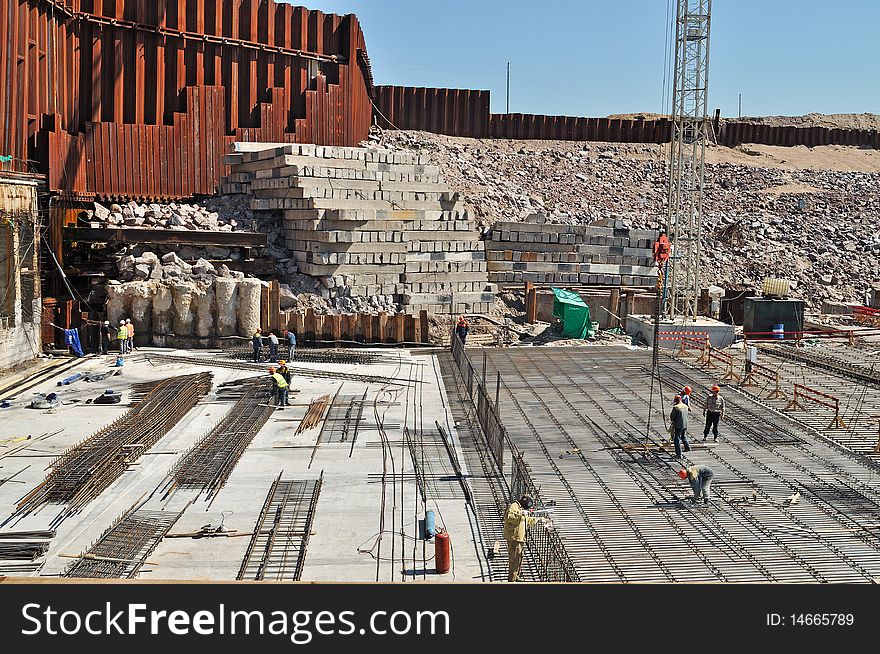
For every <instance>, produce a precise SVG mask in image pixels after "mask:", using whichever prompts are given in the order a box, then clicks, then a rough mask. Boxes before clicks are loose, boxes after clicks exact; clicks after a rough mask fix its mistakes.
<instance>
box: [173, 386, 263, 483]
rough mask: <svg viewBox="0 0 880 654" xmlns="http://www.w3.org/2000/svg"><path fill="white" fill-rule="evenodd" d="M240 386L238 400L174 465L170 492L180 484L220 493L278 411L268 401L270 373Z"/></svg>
mask: <svg viewBox="0 0 880 654" xmlns="http://www.w3.org/2000/svg"><path fill="white" fill-rule="evenodd" d="M237 386H239V387H240V389H239V390H240V397H239V399H238V401H237V402H236V403H235V404H234V405H233V406H232V408H231V409H230V410H229V412H228V413H227V414H226V416H225V417H224V418H223V420H221V421H220V422H219V423H218V424H217V426H215V427H214V428H213V429H212V430H211V431H210V432H209V433H208V434H207V435H205V436H204V437H203V438H202V439H201V440H200V441H199V442H198V443H196V445H195V446H194V447H193V448H192V449H191V450H190V451H189V452H187V453H186V455H185V456H184V457H183V458H182V459H181V460H180V461H179V462H178V464H177V466H175V468H174V470H173V471H172V473H171V486H170V488H169V491H168V492H169V493H170V492H171V491H173V490H174V489H175V488H178V487H179V488H194V489H199V490H203V491H207V494H208V497H211V496H212V495H214V494H215V493H216V492H218V491H219V490H220V489H221V488H222V487H223V485H224V484H225V483H226V479H227V478H228V477H229V475H230V473H231V472H232V470H233V468H235V465H236V464H237V463H238V460H239V459H240V458H241V455H242V454H243V453H244V451H245V449H247V446H248V445H250V442H251V440H253V438H254V436H256V434H257V432H258V431H259V430H260V428H261V427H262V426H263V425H264V424H265V423H266V421H267V420H268V419H269V416H271V415H272V413H273V412H274V411H275V407H273V406H271V405H270V404H269V402H270V400H271V399H272V394H273V386H272V383H271V380H270V379H269V378H268V376H266V377H253V378H251V379H247V380H243V381H240V382H238V383H237Z"/></svg>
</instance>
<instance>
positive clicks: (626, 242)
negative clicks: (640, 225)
mask: <svg viewBox="0 0 880 654" xmlns="http://www.w3.org/2000/svg"><path fill="white" fill-rule="evenodd" d="M656 240H657V232H655V231H650V230H642V229H629V228H628V227H625V226H624V225H623V224H622V223H619V222H618V223H615V224H612V225H611V226H608V227H599V226H593V225H555V224H550V223H546V222H544V220H543V219H542V218H540V217H532V218H530V219H529V220H528V221H526V222H524V223H518V222H517V223H514V222H496V223H495V225H494V226H493V228H492V234H491V236H490V238H489V240H487V241H486V256H487V259H488V267H489V280H490V281H491V282H494V283H496V284H499V285H520V284H522V283H524V282H535V283H538V284H581V285H589V286H637V287H638V286H644V287H653V286H655V285H656V280H657V268H656V266H655V265H654V255H653V245H654V242H655V241H656Z"/></svg>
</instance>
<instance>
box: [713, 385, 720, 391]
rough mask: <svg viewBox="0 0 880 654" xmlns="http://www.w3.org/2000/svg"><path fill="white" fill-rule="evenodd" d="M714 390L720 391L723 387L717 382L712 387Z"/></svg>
mask: <svg viewBox="0 0 880 654" xmlns="http://www.w3.org/2000/svg"><path fill="white" fill-rule="evenodd" d="M712 390H713V391H720V390H721V387H720V386H718V385H717V384H716V385H715V386H713V387H712Z"/></svg>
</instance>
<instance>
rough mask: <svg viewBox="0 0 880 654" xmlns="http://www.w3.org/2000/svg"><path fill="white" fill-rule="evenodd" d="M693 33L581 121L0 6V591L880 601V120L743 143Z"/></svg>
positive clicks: (771, 134) (693, 2)
mask: <svg viewBox="0 0 880 654" xmlns="http://www.w3.org/2000/svg"><path fill="white" fill-rule="evenodd" d="M670 6H671V7H672V9H673V12H672V15H670V20H669V24H668V25H665V26H664V25H658V26H657V29H658V30H665V31H666V32H667V33H668V49H669V56H668V60H669V62H668V63H669V66H668V67H669V70H668V77H669V98H670V102H669V113H668V114H663V115H659V114H628V115H613V116H606V117H588V116H556V115H537V114H516V113H503V114H502V113H491V112H490V93H489V91H488V90H481V89H460V88H427V87H416V86H412V87H404V86H391V85H379V84H376V83H375V82H374V77H373V76H374V66H373V64H372V63H371V61H370V57H369V55H368V51H367V45H368V43H369V38H370V34H365V33H364V31H363V30H362V27H361V24H360V22H359V20H358V17H357V16H356V15H355V14H346V15H335V14H327V13H323V12H321V11H317V10H312V9H308V8H304V7H297V6H293V5H290V4H285V3H282V2H277V1H275V0H206V1H205V2H198V3H197V2H189V1H185V0H167V1H162V2H152V3H151V2H144V1H131V2H128V1H125V2H123V1H116V2H97V1H94V0H0V43H3V44H4V45H3V47H2V48H0V75H2V81H3V83H2V84H0V112H2V113H3V116H4V119H3V120H2V121H0V148H2V151H0V293H3V294H4V298H3V302H2V303H0V581H3V580H7V581H13V582H19V583H20V582H29V583H37V582H40V581H46V580H56V581H57V580H59V579H60V580H76V579H92V580H94V579H102V580H135V579H137V580H158V581H167V582H173V581H223V582H225V581H267V582H270V581H272V582H277V581H289V582H295V581H296V582H299V581H301V582H399V583H404V582H421V583H482V582H485V583H493V582H498V583H507V582H514V581H525V582H533V583H542V582H594V583H595V582H599V583H615V584H621V583H803V584H821V583H859V584H870V583H875V582H878V581H880V366H877V363H878V362H880V265H878V263H877V261H878V260H877V253H878V251H880V229H878V224H880V190H878V189H880V116H875V115H873V114H845V115H844V114H841V115H819V114H811V115H806V116H798V117H781V116H774V117H755V118H743V117H737V118H725V117H722V115H721V111H720V110H714V109H713V108H712V107H710V105H709V77H710V76H709V70H710V56H709V55H710V32H711V25H712V3H711V1H710V0H673V1H672V2H671V3H670ZM378 68H379V67H378V66H376V69H377V70H376V73H377V75H378V74H381V73H380V71H379V70H378ZM829 221H833V222H834V224H835V225H836V227H834V228H831V227H828V228H825V227H823V226H820V223H822V224H824V223H827V222H829ZM841 226H842V227H841ZM86 409H88V411H86ZM362 633H363V632H362Z"/></svg>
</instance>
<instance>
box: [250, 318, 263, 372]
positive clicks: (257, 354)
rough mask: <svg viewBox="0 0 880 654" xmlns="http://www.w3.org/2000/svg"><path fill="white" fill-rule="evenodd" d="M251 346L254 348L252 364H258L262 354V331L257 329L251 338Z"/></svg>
mask: <svg viewBox="0 0 880 654" xmlns="http://www.w3.org/2000/svg"><path fill="white" fill-rule="evenodd" d="M251 346H252V347H253V348H254V363H259V362H260V358H261V356H262V354H263V330H262V329H260V328H259V327H257V331H255V332H254V335H253V336H251Z"/></svg>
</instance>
